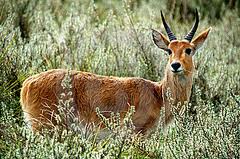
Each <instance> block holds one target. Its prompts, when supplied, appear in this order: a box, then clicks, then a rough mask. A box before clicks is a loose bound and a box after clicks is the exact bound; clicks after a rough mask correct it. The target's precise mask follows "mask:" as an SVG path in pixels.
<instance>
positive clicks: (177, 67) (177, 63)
mask: <svg viewBox="0 0 240 159" xmlns="http://www.w3.org/2000/svg"><path fill="white" fill-rule="evenodd" d="M171 66H172V68H173V69H174V71H177V70H178V69H179V67H181V64H180V63H179V62H174V63H172V64H171Z"/></svg>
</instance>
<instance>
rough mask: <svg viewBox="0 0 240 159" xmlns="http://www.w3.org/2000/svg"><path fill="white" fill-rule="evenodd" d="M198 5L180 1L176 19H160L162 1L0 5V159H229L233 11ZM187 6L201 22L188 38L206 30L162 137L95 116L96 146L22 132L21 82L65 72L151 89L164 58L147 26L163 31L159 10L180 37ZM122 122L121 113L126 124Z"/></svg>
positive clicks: (236, 100)
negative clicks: (121, 79) (187, 97)
mask: <svg viewBox="0 0 240 159" xmlns="http://www.w3.org/2000/svg"><path fill="white" fill-rule="evenodd" d="M203 2H205V1H202V3H198V1H192V2H191V3H189V5H188V8H189V16H187V17H186V20H181V17H180V16H178V14H176V12H178V10H179V9H180V7H179V6H178V5H179V4H178V3H176V6H175V8H176V10H172V11H171V12H168V10H167V9H166V8H168V7H169V3H167V1H162V2H158V1H147V0H146V1H137V0H136V1H131V2H130V1H127V0H126V1H100V0H99V1H95V2H94V1H91V2H88V1H85V0H83V1H80V2H75V1H71V0H66V1H60V0H56V1H46V2H45V1H27V0H23V1H20V2H19V1H14V0H13V1H5V0H1V1H0V7H1V11H0V92H1V93H0V105H1V107H0V158H24V157H25V158H74V157H78V158H124V157H129V158H239V157H240V149H239V147H240V120H239V119H240V111H239V108H240V85H239V81H240V62H239V59H240V50H239V47H240V40H239V32H240V27H239V26H240V18H239V9H238V8H237V6H238V5H239V3H238V2H236V3H237V4H236V7H235V9H229V8H228V5H227V4H226V3H223V4H221V6H222V7H221V10H220V11H219V10H214V5H215V3H216V4H217V5H220V2H219V1H217V0H215V1H212V2H209V4H210V5H209V7H206V8H205V7H204V6H205V5H206V4H205V3H203ZM196 5H197V8H198V9H199V12H200V17H201V20H200V25H199V28H198V32H197V33H199V32H200V31H203V30H204V29H206V28H208V27H210V26H211V27H212V28H213V29H212V31H211V33H210V35H209V38H208V40H207V41H206V43H205V45H204V47H203V48H202V49H201V50H199V51H198V53H197V54H196V55H195V59H194V60H195V64H196V70H197V71H196V73H195V76H194V86H193V92H192V96H191V101H190V104H189V105H188V106H187V109H186V112H185V114H184V116H178V115H176V117H175V118H176V120H175V121H174V123H173V125H172V126H171V127H170V128H169V130H168V131H164V130H163V129H162V127H161V124H160V125H159V127H158V128H157V129H156V130H155V131H154V132H153V133H152V135H151V136H150V137H141V136H138V135H136V134H133V133H132V131H131V129H130V128H129V127H128V126H127V125H129V123H126V125H125V127H124V128H120V127H119V125H115V126H114V124H116V123H114V122H113V123H111V122H110V121H108V120H107V119H104V118H103V119H102V120H103V121H105V122H106V123H108V124H109V128H110V129H112V133H111V134H109V135H108V136H107V137H106V138H105V139H103V140H98V139H97V137H96V134H97V133H98V132H95V131H94V132H91V133H90V132H88V131H84V130H82V131H80V132H76V131H58V132H57V133H51V134H48V133H43V134H44V135H39V134H32V133H31V132H30V131H29V129H28V128H26V126H25V124H24V123H23V114H22V111H21V106H20V103H19V92H20V88H21V83H22V82H23V81H24V79H26V78H27V77H28V76H30V75H33V74H36V73H39V72H42V71H46V70H49V69H53V68H66V69H76V70H81V71H89V72H92V73H96V74H101V75H114V76H136V77H143V78H146V79H150V80H153V81H160V80H161V79H162V78H163V73H164V69H165V65H166V63H167V56H166V55H165V53H164V52H163V51H161V50H159V49H158V48H157V47H156V46H154V44H153V42H152V39H151V28H154V29H157V30H159V31H161V32H163V33H165V32H164V29H163V26H162V24H161V19H160V10H163V11H164V13H165V15H166V19H167V20H168V22H169V23H170V25H171V27H172V30H173V31H174V33H176V35H177V37H178V38H182V37H183V36H184V34H186V33H187V32H188V31H189V29H190V28H191V25H192V23H193V21H194V19H193V18H192V14H191V10H194V8H196ZM210 6H211V7H210ZM212 6H213V7H212ZM209 8H210V9H209ZM210 10H212V11H211V12H210ZM172 15H174V18H173V17H172ZM215 15H216V16H215ZM218 15H220V17H221V18H219V16H218ZM63 104H66V103H63ZM116 116H117V114H116ZM113 118H114V117H113ZM130 118H131V112H130V115H129V117H126V121H127V122H130V121H129V119H130ZM114 119H115V118H114ZM114 121H115V122H117V121H118V119H117V118H116V120H114ZM109 122H110V123H109ZM77 124H78V123H76V127H78V125H77ZM130 125H131V124H130ZM56 129H57V128H56Z"/></svg>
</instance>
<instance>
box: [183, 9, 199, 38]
mask: <svg viewBox="0 0 240 159" xmlns="http://www.w3.org/2000/svg"><path fill="white" fill-rule="evenodd" d="M195 17H196V21H195V23H194V25H193V26H192V29H191V30H190V32H189V33H188V34H187V35H186V36H185V37H184V39H186V40H187V41H189V42H191V41H192V38H193V36H194V34H195V32H196V31H197V28H198V23H199V17H198V11H197V9H196V12H195Z"/></svg>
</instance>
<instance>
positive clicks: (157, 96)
mask: <svg viewBox="0 0 240 159" xmlns="http://www.w3.org/2000/svg"><path fill="white" fill-rule="evenodd" d="M161 17H162V21H163V25H164V28H165V30H166V32H167V35H168V38H169V39H167V38H166V37H165V36H164V35H163V34H162V33H160V32H157V31H156V30H152V37H153V41H154V43H155V44H156V45H157V46H158V47H159V48H160V49H163V50H164V51H166V52H167V53H168V57H169V60H168V63H167V66H166V70H165V76H164V78H163V80H162V81H160V82H152V81H149V80H146V79H142V78H135V77H126V78H120V77H107V76H100V75H95V74H92V73H87V72H81V71H70V78H71V82H70V83H71V92H72V98H73V107H74V113H75V114H77V117H78V118H79V120H80V121H82V123H84V124H88V123H95V124H99V123H101V121H100V119H99V117H98V115H97V113H96V108H97V107H98V108H99V110H100V111H101V112H104V113H103V115H104V116H105V117H109V116H110V113H109V112H115V113H116V112H119V113H120V116H121V115H124V114H125V113H126V112H127V111H128V110H129V108H130V105H133V106H135V113H134V115H133V119H132V120H133V124H134V126H135V128H136V129H135V131H136V132H142V133H145V132H146V131H148V130H150V129H151V128H153V127H154V126H155V125H156V123H157V121H158V120H159V118H160V110H161V108H162V107H165V115H164V116H165V118H164V120H165V123H169V122H170V121H171V120H172V119H173V115H172V112H171V109H172V107H173V106H176V105H177V103H180V105H181V104H183V103H185V102H187V101H189V98H190V94H191V88H192V78H193V72H194V63H193V56H194V54H195V52H196V50H197V49H198V48H199V47H200V46H202V44H203V43H204V41H205V40H206V38H207V36H208V33H209V31H210V30H211V28H209V29H207V30H205V31H204V32H202V33H200V34H199V35H198V36H197V37H196V38H195V39H194V40H192V38H193V36H194V34H195V32H196V30H197V27H198V23H199V17H198V12H197V10H196V15H195V17H196V21H195V23H194V25H193V27H192V29H191V30H190V32H189V33H188V34H187V35H186V36H185V37H184V40H177V38H176V37H175V35H174V34H173V33H172V31H171V29H170V27H169V26H168V24H167V23H166V21H165V19H164V16H163V14H162V12H161ZM67 74H68V71H67V70H64V69H54V70H49V71H46V72H42V73H40V74H37V75H34V76H31V77H29V78H28V79H26V80H25V81H24V83H23V87H22V89H21V104H22V109H23V111H24V114H25V115H26V119H27V121H29V122H30V124H31V128H32V130H34V131H36V130H41V128H42V127H43V125H47V123H50V122H51V123H53V124H56V121H55V118H54V115H53V114H54V113H55V112H58V110H57V105H58V99H59V96H60V94H61V93H62V92H63V88H62V86H61V82H62V80H63V78H64V77H65V76H66V75H67ZM168 90H169V91H170V92H171V99H172V100H173V104H170V101H169V99H168V98H167V95H166V94H167V91H168ZM46 109H47V111H45V110H46ZM39 123H43V124H39Z"/></svg>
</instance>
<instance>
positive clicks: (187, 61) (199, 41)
mask: <svg viewBox="0 0 240 159" xmlns="http://www.w3.org/2000/svg"><path fill="white" fill-rule="evenodd" d="M161 17H162V22H163V25H164V28H165V30H166V32H167V35H168V39H167V38H166V37H165V36H164V35H163V34H162V33H160V32H158V31H156V30H153V29H152V36H153V41H154V43H155V44H156V45H157V46H158V47H159V48H160V49H162V50H164V51H166V52H167V54H168V55H169V61H168V66H167V71H169V72H171V73H172V74H173V75H188V74H192V72H193V71H194V63H193V56H194V54H195V52H196V51H197V49H198V48H200V47H201V46H202V45H203V43H204V41H205V40H206V39H207V36H208V33H209V31H210V30H211V27H210V28H208V29H206V30H205V31H203V32H202V33H200V34H199V35H198V36H197V37H196V38H195V39H193V36H194V34H195V32H196V31H197V27H198V23H199V16H198V11H197V10H196V12H195V18H196V21H195V23H194V25H193V27H192V29H191V30H190V31H189V33H188V34H187V35H186V36H185V37H184V39H183V40H177V38H176V36H175V35H174V34H173V32H172V31H171V29H170V27H169V25H168V24H167V22H166V21H165V18H164V16H163V14H162V12H161ZM192 39H193V40H192Z"/></svg>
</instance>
